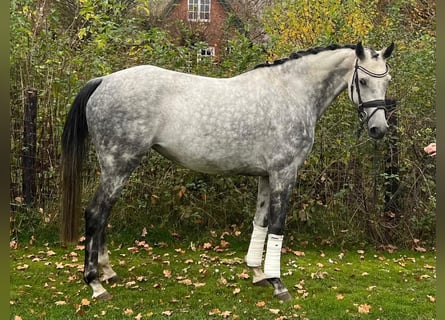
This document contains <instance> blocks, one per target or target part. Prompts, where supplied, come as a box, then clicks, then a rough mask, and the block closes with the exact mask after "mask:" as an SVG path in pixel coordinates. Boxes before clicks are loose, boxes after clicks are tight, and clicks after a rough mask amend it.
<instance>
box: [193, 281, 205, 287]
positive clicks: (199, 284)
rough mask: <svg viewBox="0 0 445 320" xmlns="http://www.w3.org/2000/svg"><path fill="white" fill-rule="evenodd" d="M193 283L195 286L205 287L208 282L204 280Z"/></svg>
mask: <svg viewBox="0 0 445 320" xmlns="http://www.w3.org/2000/svg"><path fill="white" fill-rule="evenodd" d="M193 285H194V286H195V288H200V287H204V286H205V285H206V284H205V283H204V282H195V283H194V284H193Z"/></svg>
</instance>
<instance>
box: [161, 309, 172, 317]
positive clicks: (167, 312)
mask: <svg viewBox="0 0 445 320" xmlns="http://www.w3.org/2000/svg"><path fill="white" fill-rule="evenodd" d="M172 314H173V311H171V310H166V311H162V315H163V316H167V317H170V316H171V315H172Z"/></svg>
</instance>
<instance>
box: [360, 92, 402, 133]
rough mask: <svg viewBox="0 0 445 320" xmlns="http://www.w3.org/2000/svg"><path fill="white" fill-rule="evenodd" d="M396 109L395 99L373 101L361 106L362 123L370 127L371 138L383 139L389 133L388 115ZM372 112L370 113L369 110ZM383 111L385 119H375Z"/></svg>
mask: <svg viewBox="0 0 445 320" xmlns="http://www.w3.org/2000/svg"><path fill="white" fill-rule="evenodd" d="M395 107H396V100H395V99H385V100H372V101H367V102H364V103H362V104H360V105H359V107H358V109H359V116H360V121H361V122H362V123H363V124H367V125H368V134H369V136H370V137H371V138H374V139H382V138H383V137H384V136H385V134H386V132H387V131H388V127H389V126H388V123H387V122H386V117H387V113H388V112H389V111H392V110H394V109H395ZM369 109H371V110H372V111H371V112H369V113H368V110H369ZM379 110H382V111H383V112H384V117H382V116H380V117H379V118H375V117H374V116H376V112H377V111H379Z"/></svg>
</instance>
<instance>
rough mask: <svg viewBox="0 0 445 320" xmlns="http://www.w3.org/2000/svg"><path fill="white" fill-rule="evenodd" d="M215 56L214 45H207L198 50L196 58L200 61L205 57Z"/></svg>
mask: <svg viewBox="0 0 445 320" xmlns="http://www.w3.org/2000/svg"><path fill="white" fill-rule="evenodd" d="M214 56H215V47H207V48H202V49H200V50H199V51H198V59H197V61H198V62H199V61H201V60H202V59H205V58H209V57H210V58H211V57H214Z"/></svg>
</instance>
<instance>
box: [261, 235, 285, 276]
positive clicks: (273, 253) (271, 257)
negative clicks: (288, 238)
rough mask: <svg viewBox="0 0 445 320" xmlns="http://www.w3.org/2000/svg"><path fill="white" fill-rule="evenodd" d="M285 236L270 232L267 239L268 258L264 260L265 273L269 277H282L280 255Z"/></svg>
mask: <svg viewBox="0 0 445 320" xmlns="http://www.w3.org/2000/svg"><path fill="white" fill-rule="evenodd" d="M282 245H283V236H282V235H276V234H269V237H268V239H267V251H266V259H265V261H264V274H265V275H266V278H267V279H271V278H280V276H281V274H280V257H281V246H282Z"/></svg>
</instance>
